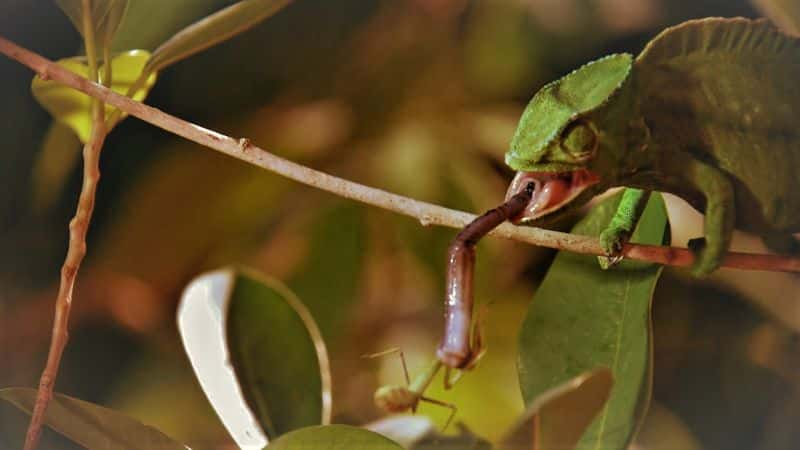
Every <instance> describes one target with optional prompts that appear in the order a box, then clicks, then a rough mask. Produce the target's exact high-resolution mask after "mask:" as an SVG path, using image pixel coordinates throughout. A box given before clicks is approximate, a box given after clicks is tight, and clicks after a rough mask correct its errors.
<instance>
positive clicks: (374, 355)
mask: <svg viewBox="0 0 800 450" xmlns="http://www.w3.org/2000/svg"><path fill="white" fill-rule="evenodd" d="M395 353H397V354H399V355H400V363H401V364H402V365H403V375H404V376H405V378H406V386H408V385H409V384H411V378H410V377H409V376H408V366H407V365H406V357H405V355H404V354H403V351H402V350H400V349H399V348H397V347H394V348H390V349H388V350H384V351H382V352H378V353H370V354H367V355H361V357H362V358H370V359H372V358H381V357H384V356H388V355H393V354H395Z"/></svg>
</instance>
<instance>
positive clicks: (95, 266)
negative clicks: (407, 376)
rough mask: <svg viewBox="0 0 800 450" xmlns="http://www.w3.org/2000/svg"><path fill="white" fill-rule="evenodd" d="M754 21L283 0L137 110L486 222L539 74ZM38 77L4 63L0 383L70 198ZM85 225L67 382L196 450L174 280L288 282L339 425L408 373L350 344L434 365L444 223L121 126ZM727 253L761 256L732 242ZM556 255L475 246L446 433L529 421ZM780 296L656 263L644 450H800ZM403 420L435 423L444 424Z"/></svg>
mask: <svg viewBox="0 0 800 450" xmlns="http://www.w3.org/2000/svg"><path fill="white" fill-rule="evenodd" d="M230 3H231V2H230V1H222V0H193V1H188V0H180V1H179V0H175V1H171V2H158V1H156V0H138V1H137V0H132V1H131V7H130V10H129V11H128V16H127V17H126V19H125V22H124V23H123V26H122V29H121V31H120V36H119V38H118V39H117V42H116V45H115V47H116V48H117V49H119V50H126V49H131V48H145V49H149V50H152V49H153V48H154V47H155V46H156V45H157V44H158V43H160V42H162V41H163V40H164V39H165V38H166V37H168V36H170V35H171V34H172V33H174V32H175V31H177V30H179V29H181V28H182V27H184V26H186V25H188V24H189V23H192V22H194V21H196V20H197V19H199V18H201V17H203V16H205V15H207V14H209V13H210V12H213V11H215V10H218V9H220V8H222V7H224V6H227V5H228V4H230ZM155 10H157V13H156V12H155ZM155 14H157V15H155ZM760 14H761V12H760V10H759V9H757V8H756V6H754V5H753V4H752V3H750V2H749V1H746V0H493V1H467V0H386V1H377V0H374V1H366V0H337V1H335V2H334V1H325V0H296V1H295V2H294V3H292V4H291V5H290V6H288V7H287V8H286V9H285V10H283V11H282V12H280V13H279V14H277V15H276V16H275V17H273V18H271V19H269V20H267V21H265V22H264V23H262V24H261V25H259V26H258V27H256V28H255V29H253V30H250V31H249V32H246V33H244V34H242V35H240V36H238V37H236V38H234V39H232V40H230V41H228V42H225V43H223V44H221V45H219V46H216V47H214V48H212V49H210V50H207V51H205V52H203V53H201V54H199V55H196V56H194V57H192V58H190V59H188V60H186V61H183V62H181V63H179V64H177V65H175V66H173V67H171V68H169V69H167V70H166V71H164V72H163V73H161V74H160V78H159V80H158V82H157V84H156V86H155V88H154V90H153V91H152V93H151V94H150V96H149V98H148V100H147V102H148V103H150V104H152V105H154V106H156V107H158V108H160V109H163V110H165V111H167V112H169V113H171V114H174V115H177V116H179V117H182V118H185V119H187V120H190V121H193V122H196V123H199V124H202V125H204V126H207V127H209V128H212V129H215V130H219V131H221V132H224V133H226V134H229V135H232V136H237V137H238V136H246V137H248V138H250V139H251V140H252V141H253V142H255V143H257V144H258V145H260V146H261V147H263V148H266V149H269V150H271V151H274V152H275V153H277V154H279V155H281V156H284V157H287V158H290V159H292V160H294V161H298V162H300V163H303V164H306V165H309V166H311V167H314V168H316V169H320V170H323V171H326V172H329V173H332V174H336V175H338V176H342V177H345V178H348V179H351V180H355V181H358V182H361V183H365V184H368V185H371V186H376V187H380V188H383V189H386V190H389V191H392V192H396V193H399V194H403V195H406V196H410V197H414V198H417V199H421V200H425V201H428V202H433V203H437V204H441V205H444V206H448V207H451V208H458V209H462V210H466V211H472V212H479V211H482V210H486V209H488V208H491V207H494V206H496V205H497V204H498V202H499V201H500V200H501V199H502V197H503V194H504V190H505V187H506V184H507V183H508V181H509V180H510V179H511V176H512V173H511V172H510V171H509V169H508V168H506V167H505V166H504V164H503V159H502V156H503V153H504V152H505V150H506V146H507V144H508V141H509V140H510V137H511V135H512V133H513V131H514V129H515V127H516V122H517V119H518V117H519V114H520V113H521V111H522V109H523V107H524V105H525V104H526V102H527V101H528V100H529V99H530V97H531V96H532V95H533V93H534V92H536V90H537V89H538V88H540V87H541V86H542V85H543V84H545V83H546V82H548V81H551V80H553V79H555V78H557V77H559V76H561V75H563V74H565V73H567V72H569V71H571V70H572V69H574V68H576V67H578V66H579V65H581V64H583V63H585V62H587V61H590V60H593V59H595V58H598V57H600V56H603V55H606V54H609V53H613V52H623V51H625V52H631V53H638V52H639V51H640V50H641V48H642V47H643V45H644V44H645V43H646V42H647V41H648V40H649V39H650V38H652V37H653V36H654V35H655V34H656V33H657V32H658V31H660V30H661V29H663V28H664V27H666V26H669V25H672V24H676V23H678V22H680V21H683V20H686V19H689V18H696V17H704V16H738V15H742V16H747V17H757V16H759V15H760ZM0 34H2V35H3V36H6V37H8V38H10V39H12V40H14V41H16V42H18V43H20V44H21V45H23V46H25V47H28V48H30V49H32V50H34V51H37V52H39V53H41V54H44V55H45V56H47V57H49V58H52V59H58V58H63V57H68V56H73V55H75V54H76V53H77V52H78V51H79V49H80V40H79V35H78V33H77V32H76V31H75V30H74V29H73V27H72V26H71V24H70V23H69V21H68V19H67V18H66V17H65V16H64V15H63V14H62V13H61V11H60V10H59V9H58V8H57V7H56V4H55V2H54V1H50V0H4V1H3V2H1V3H0ZM31 78H32V73H31V72H30V71H28V70H27V69H25V68H23V67H22V66H20V65H17V64H15V63H12V62H11V61H9V60H7V59H5V58H0V99H2V101H0V135H2V136H3V139H2V141H0V180H2V186H3V187H2V189H0V386H20V385H24V386H35V384H36V383H37V381H38V377H39V374H40V371H41V369H42V367H43V365H44V361H45V357H46V351H47V344H48V342H49V337H50V327H51V323H52V312H53V301H54V299H55V290H56V288H57V282H58V274H59V268H60V265H61V262H62V260H63V256H64V253H65V251H66V245H67V223H68V221H69V219H70V218H71V216H72V214H73V212H74V208H75V203H76V199H77V194H78V192H79V189H80V163H79V160H78V159H77V158H76V156H77V151H78V147H77V146H75V145H74V144H73V145H68V143H67V144H65V145H63V146H62V147H63V148H64V151H61V152H58V153H54V154H47V155H46V157H45V156H43V153H42V149H43V148H44V147H45V145H44V142H45V137H46V136H47V135H48V130H49V129H50V127H51V119H50V117H49V116H48V114H47V113H46V112H45V111H44V110H43V109H42V108H41V107H40V106H39V105H38V104H37V103H36V102H35V100H34V99H33V97H32V96H31V93H30V88H29V86H30V81H31ZM51 135H52V132H51ZM67 142H69V141H67ZM95 211H96V212H95V217H94V220H93V223H92V228H91V231H90V235H89V238H88V239H89V253H88V257H87V259H86V261H85V263H84V265H83V267H82V268H81V272H80V275H79V277H78V284H77V289H76V292H75V301H74V306H73V311H72V317H71V320H70V321H71V337H70V342H69V345H68V347H67V351H66V354H65V356H64V360H63V363H62V368H61V373H60V376H59V379H58V384H57V390H58V391H59V392H63V393H66V394H69V395H73V396H76V397H79V398H82V399H85V400H88V401H92V402H96V403H100V404H103V405H106V406H109V407H112V408H116V409H119V410H121V411H123V412H125V413H127V414H130V415H132V416H134V417H137V418H139V419H141V420H142V421H144V422H146V423H148V424H151V425H153V426H156V427H157V428H159V429H161V430H163V431H164V432H165V433H167V434H169V435H170V436H172V437H175V438H177V439H179V440H182V441H183V442H185V443H187V444H188V445H190V446H191V447H192V448H194V449H215V448H233V447H232V444H231V441H230V440H229V438H228V437H227V434H226V432H225V431H224V429H223V428H222V426H221V425H220V424H219V422H218V420H217V419H216V417H215V415H214V412H213V411H212V410H211V408H210V406H209V405H208V403H207V401H206V399H205V397H204V396H203V394H202V392H201V390H200V388H199V385H198V384H197V382H196V380H195V378H194V375H193V373H192V371H191V367H190V366H189V364H188V360H187V358H186V356H185V353H184V351H183V349H182V347H181V344H180V341H179V337H178V333H177V329H176V325H175V308H176V305H177V301H178V299H179V296H180V293H181V291H182V289H183V287H184V286H185V285H186V283H187V282H188V281H189V280H190V279H192V278H193V277H194V276H196V275H197V274H198V273H200V272H202V271H205V270H210V269H215V268H218V267H220V266H223V265H227V264H232V263H241V264H246V265H249V266H252V267H255V268H257V269H258V270H260V271H263V272H264V273H267V274H270V275H272V276H274V277H277V278H280V279H282V280H284V281H285V282H287V284H289V286H290V287H291V288H292V289H293V290H294V291H295V292H296V293H297V294H298V295H299V296H300V298H301V299H302V300H303V301H304V302H305V304H306V305H307V306H308V307H309V309H310V310H311V312H312V313H313V315H314V317H315V318H316V320H317V321H318V323H319V325H320V327H321V329H322V332H323V335H324V337H325V338H326V341H327V344H328V347H329V351H330V355H331V358H332V368H333V382H334V391H333V399H334V403H333V404H334V422H338V423H350V424H359V425H360V424H364V423H367V422H369V421H372V420H375V419H377V418H379V417H381V415H382V413H381V412H380V411H379V410H377V409H376V408H375V407H374V406H373V403H372V393H373V391H374V389H375V388H376V387H377V386H379V385H381V384H385V383H389V382H394V383H396V382H400V381H401V380H402V372H401V369H400V365H399V364H398V363H397V361H396V360H394V359H391V358H390V359H388V360H385V361H384V360H378V361H374V360H364V359H361V358H360V357H359V356H360V355H362V354H364V353H370V352H377V351H381V350H385V349H387V348H390V347H400V348H402V349H403V350H404V351H405V353H406V355H407V357H408V360H409V368H410V370H411V373H412V376H413V375H414V374H415V373H417V372H418V371H419V370H421V369H422V368H423V367H424V364H426V363H427V361H429V359H430V358H431V357H432V356H433V352H434V349H435V346H436V344H437V341H438V338H439V333H440V330H441V326H442V320H441V303H442V293H443V284H444V283H443V282H444V268H445V267H444V262H445V259H444V254H445V249H446V247H447V244H448V242H449V240H450V239H451V238H452V237H453V236H454V235H455V230H450V229H441V228H424V227H421V226H420V225H419V223H417V222H416V221H413V220H411V219H407V218H404V217H400V216H397V215H395V214H392V213H388V212H385V211H382V210H378V209H375V208H368V207H364V206H362V205H360V204H356V203H353V202H351V201H347V200H343V199H340V198H336V197H334V196H331V195H329V194H326V193H322V192H319V191H315V190H313V189H311V188H307V187H304V186H301V185H299V184H296V183H294V182H290V181H287V180H284V179H282V178H279V177H277V176H275V175H272V174H270V173H267V172H264V171H260V170H257V169H255V168H252V167H249V166H247V165H245V164H244V163H240V162H238V161H235V160H233V159H229V158H226V157H225V156H221V155H219V154H217V153H215V152H213V151H210V150H207V149H204V148H201V147H199V146H197V145H194V144H191V143H187V142H186V141H183V140H180V139H177V138H175V137H173V136H170V135H168V134H167V133H165V132H162V131H160V130H158V129H156V128H154V127H151V126H149V125H146V124H144V123H142V122H140V121H138V120H136V119H128V120H126V121H124V122H123V123H122V124H121V125H120V126H118V127H117V128H116V129H115V130H114V131H113V133H112V134H111V135H110V136H109V138H108V140H107V143H106V145H105V147H104V151H103V156H102V180H101V183H100V188H99V192H98V199H97V207H96V210H95ZM670 212H671V214H672V221H673V237H674V242H675V243H676V244H677V245H684V244H685V241H686V239H687V238H689V237H693V236H696V235H699V234H700V232H699V227H700V225H699V223H700V222H699V217H698V215H697V213H695V212H694V211H692V210H690V208H688V207H687V206H685V204H682V203H681V202H679V201H674V200H672V201H670ZM568 222H569V221H567V222H566V223H563V224H560V227H561V228H562V229H568V228H569V226H570V223H568ZM736 246H737V248H738V249H742V250H748V251H762V250H763V246H761V244H760V242H758V240H757V239H754V238H752V237H748V236H739V239H738V240H737V243H736ZM553 255H554V254H553V252H552V251H550V250H547V249H539V248H534V247H531V246H527V245H522V244H515V243H512V242H506V241H501V240H497V239H488V240H486V242H484V243H482V244H481V245H480V246H479V249H478V267H477V270H476V283H477V287H476V296H477V300H478V302H480V303H487V302H492V305H491V308H490V312H489V314H488V317H487V320H486V324H485V332H486V334H487V337H488V346H489V353H488V355H487V357H486V358H485V359H484V361H483V363H482V365H480V366H479V368H478V369H477V370H475V371H474V372H473V373H471V374H469V376H467V377H465V379H464V380H463V381H462V382H461V383H460V384H459V385H457V387H456V388H455V389H454V390H452V391H448V392H446V393H445V392H442V391H441V389H440V388H439V384H438V383H437V384H436V386H435V387H434V388H433V389H432V390H431V391H430V392H429V395H430V396H432V397H435V398H440V399H443V400H445V401H448V402H452V403H455V404H457V405H458V407H459V412H458V416H457V420H462V421H464V422H465V423H466V424H467V425H468V426H469V427H470V428H471V429H472V430H473V431H474V432H475V433H477V434H479V435H481V436H484V437H486V438H490V439H491V438H497V437H498V436H499V435H500V434H501V433H502V432H503V431H504V430H505V429H506V428H508V427H509V426H510V425H511V424H512V423H513V422H514V421H515V419H516V418H517V416H518V415H519V414H520V413H521V411H522V409H523V405H522V400H521V398H520V394H519V388H518V385H517V376H516V366H515V358H516V339H517V331H518V327H519V324H520V322H521V320H522V318H523V315H524V312H525V311H526V310H527V308H528V304H529V301H530V299H531V298H532V295H533V293H534V292H535V290H536V286H537V284H538V283H539V281H540V280H541V278H542V277H543V275H544V273H545V271H546V269H547V267H548V265H549V263H550V261H551V260H552V258H553ZM798 289H800V282H798V279H797V277H792V276H789V275H781V274H769V273H763V274H762V273H743V272H735V271H720V272H719V273H718V274H717V275H715V276H714V277H713V278H712V279H710V280H707V281H704V282H702V283H699V282H696V281H693V280H691V279H689V278H688V277H687V275H686V273H685V272H682V271H678V270H672V269H668V270H666V271H665V274H664V276H663V277H662V279H661V281H660V283H659V288H658V290H657V292H656V298H655V309H654V332H655V348H654V350H655V353H654V354H655V369H654V374H655V376H654V391H653V392H654V404H653V408H652V410H651V413H650V415H649V417H648V419H647V423H646V425H645V429H644V431H643V433H642V435H641V436H640V439H639V442H637V444H636V445H637V446H638V447H639V448H647V449H676V448H682V449H683V448H696V449H701V448H704V449H709V450H712V449H764V450H771V449H793V448H798V447H800V431H799V430H798V429H797V428H796V426H795V425H796V423H797V420H798V418H800V339H799V338H798V336H800V335H798V331H800V294H798V292H800V290H798ZM421 413H422V414H430V415H431V416H432V417H434V419H435V420H437V421H439V423H441V422H442V421H443V420H444V418H445V417H446V415H447V410H444V411H440V410H438V409H437V408H436V407H428V406H424V407H423V408H422V410H421ZM0 424H2V431H1V432H0V448H18V445H19V444H18V443H19V442H20V439H21V437H22V433H23V429H24V417H23V416H22V415H21V414H18V413H17V412H16V411H15V410H13V408H11V407H8V406H6V405H5V404H4V405H2V406H0ZM48 439H53V436H52V435H51V436H49V437H48ZM50 442H51V443H55V442H57V440H55V439H54V440H51V441H50ZM52 445H58V446H59V448H70V447H69V445H67V444H66V443H64V442H61V443H58V444H52Z"/></svg>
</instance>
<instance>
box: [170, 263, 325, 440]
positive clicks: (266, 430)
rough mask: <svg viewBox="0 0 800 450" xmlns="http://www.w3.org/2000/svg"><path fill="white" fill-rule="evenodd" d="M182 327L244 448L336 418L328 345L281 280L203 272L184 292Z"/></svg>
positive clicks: (198, 369) (204, 381) (210, 391)
mask: <svg viewBox="0 0 800 450" xmlns="http://www.w3.org/2000/svg"><path fill="white" fill-rule="evenodd" d="M178 325H179V328H180V332H181V336H182V338H183V341H184V346H185V348H186V351H187V353H188V354H189V358H190V360H191V362H192V366H193V367H194V369H195V374H196V375H197V377H198V379H199V380H200V384H201V386H202V387H203V390H204V391H205V393H206V395H207V396H208V398H209V400H210V401H211V404H212V405H213V406H214V409H215V410H216V411H217V414H218V415H219V416H220V418H221V419H222V422H223V423H224V424H225V426H226V428H227V429H228V431H229V432H230V433H231V435H232V436H233V437H234V439H235V440H236V441H237V443H238V444H239V446H240V447H242V448H260V447H262V446H263V445H264V444H266V442H267V441H268V440H269V439H273V438H275V437H277V436H279V435H281V434H283V433H286V432H288V431H291V430H294V429H298V428H301V427H304V426H309V425H316V424H319V423H323V424H326V423H328V422H329V421H330V374H329V368H328V359H327V354H326V350H325V345H324V343H323V342H322V338H321V336H320V333H319V330H318V329H317V326H316V324H315V323H314V321H313V319H312V318H311V316H310V314H309V313H308V311H307V310H306V309H305V306H303V304H302V303H301V302H300V300H299V299H298V298H297V297H296V296H295V295H294V294H293V293H291V292H290V291H289V290H288V289H287V288H286V287H285V286H283V285H282V284H281V283H280V282H278V281H276V280H271V279H267V278H262V277H260V276H258V275H255V274H253V273H252V272H248V271H243V270H240V269H223V270H219V271H216V272H212V273H208V274H205V275H202V276H200V277H198V278H197V279H195V280H194V281H193V282H192V283H190V284H189V286H188V287H187V288H186V291H185V292H184V295H183V298H182V300H181V305H180V310H179V313H178ZM289 348H290V349H291V351H287V349H289Z"/></svg>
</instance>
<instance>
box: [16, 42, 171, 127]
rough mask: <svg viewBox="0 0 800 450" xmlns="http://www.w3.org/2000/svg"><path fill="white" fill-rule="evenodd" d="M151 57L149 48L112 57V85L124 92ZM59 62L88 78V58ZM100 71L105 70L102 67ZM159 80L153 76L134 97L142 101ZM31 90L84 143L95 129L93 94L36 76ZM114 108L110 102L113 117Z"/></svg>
mask: <svg viewBox="0 0 800 450" xmlns="http://www.w3.org/2000/svg"><path fill="white" fill-rule="evenodd" d="M149 58H150V53H149V52H147V51H145V50H131V51H129V52H125V53H121V54H119V55H117V56H115V57H114V58H112V60H111V69H112V73H113V79H112V85H111V88H112V89H113V90H114V91H116V92H118V93H120V94H123V95H124V94H125V93H126V92H127V91H128V89H129V88H130V87H131V85H132V84H133V83H134V82H135V81H136V79H137V78H139V75H140V74H141V73H142V70H143V69H144V67H145V64H146V63H147V60H148V59H149ZM58 64H59V65H61V66H62V67H64V68H65V69H67V70H69V71H71V72H73V73H76V74H78V75H80V76H82V77H87V74H88V73H89V68H88V66H87V65H86V61H85V58H79V57H75V58H67V59H62V60H60V61H58ZM100 73H101V74H102V73H103V69H102V68H101V69H100ZM155 81H156V75H155V74H153V75H150V77H148V79H147V81H146V83H144V85H143V86H142V87H141V89H139V90H138V91H137V92H136V93H135V94H134V95H133V98H134V99H135V100H138V101H141V100H144V98H145V97H146V96H147V93H148V92H149V91H150V89H151V88H152V87H153V84H155ZM31 90H32V91H33V95H34V97H36V100H37V101H38V102H39V103H40V104H41V105H42V106H43V107H44V108H45V109H46V110H47V111H48V112H49V113H50V114H51V115H52V116H53V118H54V119H55V120H57V121H59V122H61V123H63V124H65V125H67V126H69V127H70V128H72V130H73V131H74V132H75V133H76V134H77V135H78V138H79V139H80V140H81V142H86V141H87V140H88V139H89V134H90V132H91V112H90V111H91V99H90V97H89V96H87V95H86V94H84V93H82V92H78V91H76V90H74V89H72V88H69V87H67V86H64V85H63V84H59V83H57V82H55V81H49V80H47V81H45V80H43V79H41V78H40V77H38V76H36V77H34V79H33V82H32V83H31ZM113 109H114V108H112V107H110V106H108V105H106V117H108V116H109V114H110V113H111V111H112V110H113ZM123 117H124V115H123ZM114 125H116V123H111V124H107V125H106V126H107V128H108V129H109V130H110V129H111V128H113V126H114Z"/></svg>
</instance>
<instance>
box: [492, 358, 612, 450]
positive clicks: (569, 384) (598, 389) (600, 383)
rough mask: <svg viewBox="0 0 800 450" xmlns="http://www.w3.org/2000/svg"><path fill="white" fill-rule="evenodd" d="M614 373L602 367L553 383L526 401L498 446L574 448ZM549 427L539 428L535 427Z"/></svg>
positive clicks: (527, 449)
mask: <svg viewBox="0 0 800 450" xmlns="http://www.w3.org/2000/svg"><path fill="white" fill-rule="evenodd" d="M613 385H614V377H613V375H612V374H611V371H610V370H608V369H606V368H601V369H598V370H595V371H593V372H587V373H584V374H581V375H579V376H577V377H575V378H573V379H571V380H568V381H566V382H564V383H562V384H559V385H557V386H555V387H552V388H550V389H548V390H546V391H544V392H542V393H541V394H539V396H538V397H536V398H535V399H534V400H533V401H531V402H530V403H529V404H528V407H527V409H526V410H525V413H524V414H523V415H522V418H521V419H520V420H519V421H518V422H517V424H516V425H515V426H514V427H512V429H511V431H510V432H509V433H508V434H507V435H506V436H505V437H503V439H502V440H501V441H500V444H499V445H498V447H497V449H498V450H537V449H562V448H563V449H570V448H575V445H577V443H578V441H580V439H581V436H583V433H584V432H585V431H586V428H587V427H588V426H589V425H590V424H591V423H592V420H593V419H594V417H595V416H596V415H597V413H598V411H600V410H601V409H602V408H603V405H604V404H605V403H606V400H608V396H609V394H610V393H611V388H612V386H613ZM542 420H544V421H545V423H544V427H546V428H547V429H548V432H547V433H541V432H538V430H537V427H541V426H542V422H541V421H542Z"/></svg>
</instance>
